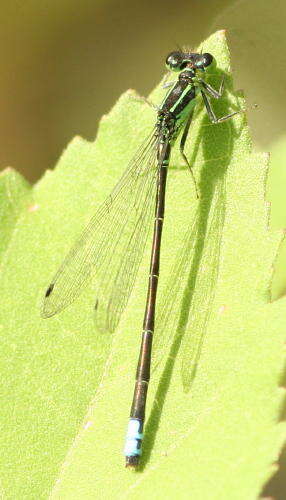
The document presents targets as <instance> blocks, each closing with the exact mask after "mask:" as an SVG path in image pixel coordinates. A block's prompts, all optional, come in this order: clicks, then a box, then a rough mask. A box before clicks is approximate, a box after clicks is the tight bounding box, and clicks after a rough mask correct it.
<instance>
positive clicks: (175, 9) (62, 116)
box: [0, 0, 286, 181]
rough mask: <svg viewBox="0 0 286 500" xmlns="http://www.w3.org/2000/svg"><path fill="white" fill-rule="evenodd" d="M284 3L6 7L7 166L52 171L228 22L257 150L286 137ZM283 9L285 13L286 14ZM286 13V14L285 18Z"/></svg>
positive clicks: (0, 77) (0, 153)
mask: <svg viewBox="0 0 286 500" xmlns="http://www.w3.org/2000/svg"><path fill="white" fill-rule="evenodd" d="M281 5H282V2H281V1H277V0H273V1H271V3H270V2H266V1H264V0H255V1H252V2H247V1H242V2H235V1H232V2H231V1H227V0H205V1H202V0H190V1H186V0H176V1H170V0H164V1H162V0H159V1H152V2H151V1H150V0H147V1H138V0H137V1H135V2H132V3H131V2H130V1H128V0H127V1H125V2H118V1H117V2H116V1H112V0H105V1H104V0H101V1H100V0H97V1H95V0H92V1H91V0H84V1H82V2H78V1H75V0H60V1H57V2H56V1H50V2H43V1H41V2H39V1H36V0H28V1H25V2H23V1H19V0H17V1H14V2H7V1H6V2H3V3H2V4H1V14H2V15H1V19H2V22H1V40H2V42H1V44H0V65H1V73H0V96H1V97H0V99H1V113H0V144H1V148H0V165H1V166H2V167H5V166H13V167H14V168H16V169H17V170H18V171H20V172H22V173H23V174H24V175H25V176H26V177H27V178H28V179H29V180H31V181H33V180H36V179H38V178H39V177H40V176H41V174H42V172H43V171H44V170H45V169H46V168H53V166H54V165H55V162H56V160H57V158H58V157H59V155H60V154H61V151H62V149H63V148H64V147H65V146H66V145H67V143H68V142H69V141H70V140H71V138H72V137H73V136H74V135H75V134H79V135H81V136H83V137H85V138H87V139H93V138H94V137H95V134H96V129H97V124H98V120H99V118H100V116H101V115H102V114H103V113H106V112H108V110H109V109H110V108H111V107H112V106H113V104H114V103H115V101H116V100H117V98H118V97H119V96H120V94H121V93H122V92H124V91H125V90H126V89H128V88H135V89H136V90H138V91H139V92H140V93H141V94H144V95H148V93H149V92H150V91H151V89H152V88H153V87H154V86H155V85H156V84H157V83H158V80H159V78H161V76H162V74H163V73H164V59H165V56H166V54H167V53H168V52H169V51H171V50H173V49H174V48H176V44H188V45H191V46H192V47H195V46H196V45H197V44H199V42H200V41H201V40H203V39H204V38H206V37H207V36H208V35H209V34H210V33H211V32H213V31H214V30H216V29H223V28H225V29H226V30H227V32H228V38H229V43H230V46H231V50H232V57H233V66H234V69H235V83H236V86H237V87H238V88H241V87H242V88H244V89H245V91H246V95H247V97H248V103H249V106H252V105H253V104H254V103H258V105H259V109H258V110H257V111H250V113H249V114H250V122H251V125H252V130H253V136H254V139H255V142H256V144H257V147H258V148H260V149H266V150H269V149H271V147H272V144H273V142H275V140H276V139H277V138H278V137H279V136H281V135H282V134H283V133H285V117H284V107H285V105H284V102H285V88H286V70H285V68H286V51H285V35H284V32H285V22H284V21H285V19H286V16H285V13H286V12H285V11H286V8H285V7H284V6H283V7H282V6H281ZM282 8H283V10H284V12H281V9H282ZM283 14H284V16H283Z"/></svg>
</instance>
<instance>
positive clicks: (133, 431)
mask: <svg viewBox="0 0 286 500" xmlns="http://www.w3.org/2000/svg"><path fill="white" fill-rule="evenodd" d="M213 63H214V58H213V56H212V55H211V54H208V53H205V54H199V53H193V52H187V51H177V52H172V53H171V54H169V55H168V57H167V59H166V66H167V68H168V69H169V70H171V71H174V72H178V78H177V80H176V81H175V82H171V83H169V84H167V85H165V87H167V86H168V87H170V90H169V91H168V92H167V95H166V97H165V99H164V100H163V102H162V104H161V105H160V106H159V107H158V108H157V121H156V124H155V126H154V129H153V130H152V131H151V134H150V135H149V136H148V137H147V139H146V140H145V141H144V142H143V144H142V145H141V147H140V148H139V150H138V151H137V153H136V154H135V156H134V158H133V159H132V160H131V162H130V163H129V165H128V167H127V169H126V171H125V172H124V173H123V175H122V177H121V179H120V180H119V182H118V183H117V185H116V186H115V188H114V189H113V191H112V193H111V194H110V196H109V197H108V198H107V199H106V201H105V202H104V203H103V205H102V206H101V207H100V208H99V210H98V211H97V212H96V214H95V215H94V217H93V218H92V219H91V221H90V222H89V224H88V226H87V227H86V228H85V230H84V231H83V233H82V235H81V236H80V237H79V239H78V240H77V241H76V243H75V245H74V246H73V247H72V249H71V250H70V252H69V253H68V255H67V257H66V258H65V260H64V261H63V263H62V265H61V267H60V268H59V270H58V272H57V273H56V274H55V276H54V278H53V280H52V282H51V284H50V285H49V287H48V289H47V291H46V294H45V298H44V304H43V310H42V316H43V317H45V318H47V317H50V316H53V315H54V314H56V313H58V312H59V311H61V310H62V309H64V308H65V307H66V306H68V305H69V304H70V303H71V302H72V301H73V300H74V299H75V298H76V297H77V296H78V295H79V293H80V291H81V290H82V288H83V285H84V284H86V282H87V280H88V278H90V277H91V276H92V275H94V276H95V279H96V281H97V290H98V293H97V299H96V304H95V308H96V321H97V325H98V327H99V328H100V329H102V330H105V331H107V330H108V331H114V329H115V328H116V326H117V324H118V321H119V318H120V316H121V313H122V311H123V309H124V308H125V306H126V304H127V301H128V298H129V296H130V293H131V290H132V287H133V285H134V281H135V278H136V275H137V271H138V268H139V264H140V261H141V258H142V255H143V250H144V246H145V243H146V239H147V234H148V229H149V228H150V224H151V221H152V218H153V216H152V214H154V212H155V219H154V230H153V243H152V250H151V263H150V271H149V283H148V290H147V300H146V308H145V316H144V320H143V332H142V340H141V349H140V354H139V360H138V366H137V372H136V383H135V389H134V396H133V402H132V406H131V412H130V419H129V425H128V432H127V438H126V445H125V450H124V453H125V457H126V466H127V467H135V466H137V465H138V463H139V458H140V455H141V453H142V439H143V426H144V419H145V406H146V398H147V390H148V383H149V379H150V366H151V350H152V339H153V333H154V326H155V306H156V295H157V286H158V278H159V263H160V247H161V236H162V229H163V221H164V209H165V189H166V180H167V172H168V166H169V160H170V153H171V149H172V147H173V145H174V142H175V141H176V139H177V137H178V135H179V133H180V132H181V131H182V136H181V141H180V151H181V154H182V157H183V160H184V162H185V163H186V165H187V166H188V168H189V169H190V172H191V174H192V176H193V173H192V168H191V165H190V164H189V162H188V159H187V157H186V155H185V153H184V146H185V142H186V138H187V135H188V131H189V127H190V124H191V120H192V116H193V111H194V107H195V104H196V102H197V97H198V96H200V95H201V96H202V99H203V103H204V105H205V108H206V110H207V113H208V116H209V119H210V121H211V122H212V123H220V122H222V121H225V120H228V119H229V118H231V117H232V116H234V115H236V114H237V113H239V112H240V111H235V112H232V113H230V114H227V115H225V116H222V117H220V118H217V117H216V115H215V113H214V111H213V109H212V106H211V103H210V97H213V98H215V99H219V98H220V97H222V93H223V80H222V82H221V85H220V88H219V90H218V91H217V90H215V89H214V88H213V87H212V86H211V85H209V84H208V83H207V82H206V81H205V80H204V79H203V75H204V72H205V71H206V69H207V68H209V67H210V66H211V65H212V64H213ZM193 178H194V177H193ZM194 182H195V179H194ZM195 186H196V184H195Z"/></svg>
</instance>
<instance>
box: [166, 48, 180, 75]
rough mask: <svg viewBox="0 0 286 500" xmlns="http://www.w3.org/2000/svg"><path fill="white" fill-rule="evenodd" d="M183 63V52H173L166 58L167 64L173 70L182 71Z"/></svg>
mask: <svg viewBox="0 0 286 500" xmlns="http://www.w3.org/2000/svg"><path fill="white" fill-rule="evenodd" d="M182 64H183V54H182V52H171V53H170V54H169V55H168V56H167V58H166V66H167V68H168V69H169V70H171V71H180V70H181V69H183V68H182Z"/></svg>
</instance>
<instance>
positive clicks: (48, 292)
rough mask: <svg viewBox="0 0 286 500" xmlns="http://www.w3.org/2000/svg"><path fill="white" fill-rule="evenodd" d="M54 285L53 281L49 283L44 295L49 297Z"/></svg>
mask: <svg viewBox="0 0 286 500" xmlns="http://www.w3.org/2000/svg"><path fill="white" fill-rule="evenodd" d="M54 286H55V284H54V283H51V284H50V286H49V288H48V289H47V291H46V295H45V297H49V295H51V293H52V291H53V289H54Z"/></svg>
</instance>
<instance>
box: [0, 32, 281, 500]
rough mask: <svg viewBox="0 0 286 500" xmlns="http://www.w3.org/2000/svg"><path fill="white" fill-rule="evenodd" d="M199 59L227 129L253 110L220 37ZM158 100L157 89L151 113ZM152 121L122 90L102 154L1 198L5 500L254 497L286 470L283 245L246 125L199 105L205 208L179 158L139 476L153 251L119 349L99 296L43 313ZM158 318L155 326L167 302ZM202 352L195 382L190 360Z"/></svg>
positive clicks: (99, 147)
mask: <svg viewBox="0 0 286 500" xmlns="http://www.w3.org/2000/svg"><path fill="white" fill-rule="evenodd" d="M203 50H204V51H209V52H211V53H212V54H213V55H214V56H215V57H216V59H217V69H216V70H215V71H214V73H213V74H212V75H210V79H211V81H212V83H213V85H214V86H216V87H217V88H218V86H219V82H220V79H221V75H222V74H223V73H226V75H227V78H226V87H227V93H226V96H227V99H226V100H224V102H222V103H219V102H218V103H214V107H215V111H216V113H217V114H218V116H221V115H223V114H225V113H226V112H228V110H229V109H237V108H238V107H241V106H243V102H242V97H241V95H240V94H237V93H234V92H233V90H232V82H231V78H230V76H229V71H230V66H229V54H228V50H227V46H226V42H225V37H224V33H223V32H218V33H216V34H215V35H213V36H212V37H210V38H209V39H208V40H207V41H206V42H204V43H203ZM164 92H165V91H164V90H162V89H161V88H158V89H157V90H156V91H155V92H154V93H153V94H152V97H151V98H152V101H154V102H156V103H157V102H160V99H161V98H162V96H163V95H164ZM154 119H155V117H154V112H153V110H152V109H150V108H149V107H148V106H147V105H145V104H142V103H140V102H136V101H135V100H134V99H132V98H131V95H130V92H128V93H126V94H125V95H123V96H122V97H121V98H120V99H119V101H118V103H117V105H116V106H115V107H114V109H113V110H112V111H111V112H110V114H109V115H107V116H105V117H104V118H103V119H102V121H101V124H100V128H99V133H98V137H97V139H96V142H94V143H88V142H85V141H83V140H81V139H75V140H74V141H73V142H72V143H71V144H70V145H69V147H68V149H67V150H66V151H65V152H64V154H63V156H62V158H61V159H60V162H59V165H58V166H57V168H56V170H55V171H54V172H47V174H46V175H45V177H44V178H43V179H42V180H41V181H40V182H39V183H38V184H37V185H36V186H35V188H34V189H33V190H30V189H29V188H28V187H27V186H26V185H25V183H23V181H22V180H21V178H19V177H18V176H16V178H12V177H11V179H10V180H9V182H10V184H12V185H13V189H12V191H13V193H15V194H16V193H19V199H18V197H16V199H15V201H14V198H13V197H12V198H11V196H10V192H11V188H10V191H9V193H8V191H7V192H6V193H5V187H3V190H4V196H3V198H1V204H2V207H1V208H2V210H3V212H4V211H5V213H7V215H5V219H4V220H5V221H7V222H6V226H7V230H6V229H5V242H6V243H5V248H4V249H3V260H2V267H1V272H2V276H1V305H2V314H1V333H2V339H1V340H2V341H1V346H2V349H3V353H2V356H1V359H2V360H3V369H2V377H1V379H2V398H3V401H2V406H1V407H2V413H3V415H2V417H1V422H3V423H4V426H3V430H2V433H1V439H2V442H1V445H2V446H1V450H2V453H1V468H2V486H3V490H4V491H5V492H6V495H7V497H8V498H25V497H27V498H46V497H47V496H48V494H49V492H50V491H51V490H52V488H53V485H54V488H53V492H52V497H53V498H61V499H63V498H67V499H71V498H76V499H78V498H84V499H85V498H90V499H92V498H108V499H111V498H125V497H128V496H130V497H136V498H144V499H145V498H155V497H156V498H160V497H161V498H174V497H175V496H176V497H178V498H190V497H191V498H194V499H201V498H204V499H207V498H210V499H214V498H227V499H236V498H237V499H241V498H255V496H257V495H258V494H259V492H260V490H261V488H262V486H263V483H264V482H265V481H266V479H267V478H268V477H269V476H270V474H271V463H272V462H273V461H274V460H276V459H277V455H278V452H279V448H280V447H281V445H282V441H283V437H285V426H284V424H282V423H279V424H278V423H277V420H278V418H279V415H278V414H279V405H280V404H281V402H282V401H281V398H282V391H281V390H279V388H278V387H277V386H278V377H279V374H280V372H281V370H282V362H283V352H282V346H283V340H284V328H285V327H284V323H285V322H284V311H285V306H286V304H285V300H280V301H278V302H276V303H272V304H269V303H268V302H269V290H270V284H271V276H272V265H273V262H274V260H275V257H276V254H277V251H278V247H279V244H280V242H281V238H282V234H281V233H280V232H272V233H271V232H270V231H269V230H268V208H267V205H266V203H265V200H264V196H265V178H266V171H267V155H263V154H257V153H253V152H252V148H251V140H250V136H249V130H248V128H247V126H246V124H245V116H244V115H238V116H236V117H235V118H234V119H233V120H229V121H228V122H225V123H221V124H220V125H217V126H214V125H210V124H209V121H208V118H207V116H206V113H205V110H204V109H203V106H202V105H201V106H198V109H197V111H196V115H195V117H194V123H193V126H192V129H191V132H190V136H189V139H188V151H187V155H188V158H191V161H192V164H193V165H194V171H195V175H196V178H197V179H198V180H199V187H200V194H201V197H200V200H199V201H197V200H196V198H195V192H194V187H193V185H192V182H191V178H190V175H189V172H188V171H187V169H186V168H185V166H184V164H183V163H182V161H181V159H180V156H179V154H178V153H177V152H176V153H174V154H173V155H172V161H171V166H170V171H169V178H168V190H167V200H166V202H167V207H166V219H165V226H164V235H163V248H162V261H161V275H160V290H159V303H160V302H161V304H162V303H163V304H162V305H163V306H166V308H167V311H168V312H170V318H169V319H170V322H169V323H168V322H167V325H168V327H167V331H166V332H165V333H166V336H165V337H164V338H163V342H162V343H160V342H159V344H160V345H159V347H162V348H163V351H164V355H165V357H164V360H163V362H161V364H160V365H159V367H158V369H157V370H156V371H155V372H154V374H153V377H152V380H151V383H150V390H149V395H148V408H147V421H146V428H145V440H144V455H143V458H142V466H141V468H140V470H139V471H138V472H135V473H132V472H129V471H126V470H125V469H124V458H123V457H122V448H123V444H124V434H125V429H126V425H127V419H128V413H129V407H130V403H131V397H132V391H133V384H134V372H135V367H136V360H137V356H138V350H139V342H140V336H141V328H142V315H143V311H144V301H145V295H146V285H147V274H148V261H149V252H150V248H148V249H147V250H146V252H145V256H144V259H143V263H142V266H141V268H140V271H139V276H138V279H137V282H136V285H135V289H134V292H133V293H132V296H131V299H130V302H129V304H128V307H127V309H126V311H125V312H124V314H123V316H122V319H121V322H120V324H119V327H118V328H117V331H116V333H115V335H114V336H112V338H110V336H108V335H103V334H99V333H97V332H96V331H95V330H94V325H93V315H92V309H93V305H94V297H93V293H92V290H87V291H86V292H85V293H84V294H83V295H82V296H81V297H80V299H79V300H78V301H76V302H75V303H74V304H73V305H72V306H71V307H70V308H69V309H67V310H66V311H64V312H63V313H61V314H60V315H59V316H58V317H55V318H52V319H49V320H42V319H40V317H39V308H40V304H41V300H42V295H43V291H44V290H45V287H46V285H47V284H48V283H49V279H50V278H51V275H52V274H53V272H54V271H55V270H56V268H57V266H58V265H59V264H60V263H61V260H62V257H63V255H64V254H65V252H66V251H67V250H68V249H69V247H70V245H71V243H72V242H73V240H74V238H75V236H76V235H77V234H78V232H79V231H80V230H81V229H82V228H83V226H84V225H85V223H86V222H87V221H88V219H89V218H90V215H91V214H93V213H94V211H95V210H96V208H97V207H98V206H99V204H100V203H101V202H102V201H103V200H104V198H105V197H106V196H107V195H108V193H109V192H110V190H111V189H112V187H113V185H114V183H115V182H116V180H117V179H118V177H119V176H120V174H121V172H122V171H123V169H124V168H125V166H126V164H127V163H128V160H130V158H131V157H132V154H133V153H134V151H135V150H136V148H137V147H138V145H139V144H140V142H141V141H142V139H143V138H144V136H145V135H146V134H147V133H148V131H149V130H150V128H151V127H152V125H153V124H154ZM6 175H11V176H15V174H14V173H13V172H12V173H10V174H9V173H8V174H6ZM3 178H5V176H3ZM3 178H1V179H0V182H1V181H2V180H3ZM9 197H10V199H12V201H13V203H10V205H11V207H10V205H9V203H8V199H9ZM23 200H24V201H23ZM13 205H15V207H16V208H15V211H14V212H13V210H12V208H13ZM9 221H10V222H9ZM192 230H193V231H194V236H195V240H192V241H190V240H189V238H188V236H189V234H190V233H191V231H192ZM6 231H7V232H6ZM182 249H183V251H182ZM178 256H179V258H178ZM176 259H177V260H176ZM177 263H178V264H177ZM178 266H181V267H179V269H182V271H183V273H179V274H178ZM172 269H173V271H172ZM166 287H167V288H166ZM169 297H170V299H173V303H174V304H175V306H170V302H168V301H167V302H166V300H167V298H169ZM161 310H162V307H161ZM158 311H159V316H158V318H160V304H159V309H158ZM170 324H171V325H172V328H171V329H170V326H169V325H170ZM169 330H170V331H169ZM158 332H160V323H159V319H158ZM163 333H164V332H163ZM163 333H162V335H163ZM172 333H173V335H170V334H172ZM194 344H195V347H192V346H194ZM159 351H160V349H159V350H157V352H159ZM197 352H198V353H199V356H198V358H199V359H198V363H197V366H196V370H195V373H193V370H192V366H193V365H192V366H190V362H189V363H188V360H189V361H190V360H191V359H193V358H194V355H195V357H196V353H197ZM194 353H195V354H194ZM169 354H171V356H170V357H169ZM181 360H183V362H182V361H181ZM182 378H183V384H182ZM88 405H89V409H88V411H87V412H86V410H87V407H88ZM84 415H86V416H85V418H84ZM60 469H61V470H60ZM59 470H60V472H59ZM57 478H58V480H57V481H56V479H57Z"/></svg>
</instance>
